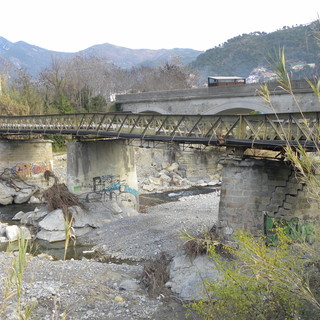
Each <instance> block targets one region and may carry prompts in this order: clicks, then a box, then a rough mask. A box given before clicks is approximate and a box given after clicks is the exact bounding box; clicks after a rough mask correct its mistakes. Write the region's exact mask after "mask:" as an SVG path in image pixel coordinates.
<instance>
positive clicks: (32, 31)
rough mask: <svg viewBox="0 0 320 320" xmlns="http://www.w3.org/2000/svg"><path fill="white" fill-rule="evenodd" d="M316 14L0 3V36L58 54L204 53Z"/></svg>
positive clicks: (194, 0) (266, 6) (235, 4)
mask: <svg viewBox="0 0 320 320" xmlns="http://www.w3.org/2000/svg"><path fill="white" fill-rule="evenodd" d="M319 16H320V0H303V1H293V0H268V1H259V0H241V1H239V0H229V1H228V0H222V1H221V0H157V1H154V0H0V37H4V38H6V39H7V40H9V41H11V42H17V41H25V42H27V43H29V44H32V45H36V46H39V47H42V48H45V49H48V50H53V51H61V52H77V51H80V50H83V49H86V48H88V47H90V46H93V45H96V44H102V43H110V44H113V45H117V46H122V47H127V48H131V49H163V48H165V49H172V48H191V49H195V50H203V51H205V50H207V49H211V48H213V47H215V46H217V45H219V44H221V43H223V42H225V41H227V40H228V39H230V38H233V37H235V36H238V35H241V34H243V33H250V32H255V31H264V32H268V33H269V32H272V31H276V30H278V29H282V27H284V26H289V27H291V26H295V25H300V24H307V23H310V22H312V21H315V20H317V19H319Z"/></svg>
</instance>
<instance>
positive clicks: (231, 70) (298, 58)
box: [191, 21, 320, 77]
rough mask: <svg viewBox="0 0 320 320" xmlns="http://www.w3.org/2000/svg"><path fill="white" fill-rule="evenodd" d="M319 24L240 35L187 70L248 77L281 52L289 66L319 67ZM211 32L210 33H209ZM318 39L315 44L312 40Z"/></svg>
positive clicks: (207, 54)
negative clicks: (282, 51)
mask: <svg viewBox="0 0 320 320" xmlns="http://www.w3.org/2000/svg"><path fill="white" fill-rule="evenodd" d="M319 25H320V23H319V21H315V22H313V23H311V24H309V25H303V26H297V27H292V28H289V27H284V28H283V29H281V30H278V31H275V32H272V33H268V34H267V33H264V32H253V33H250V34H242V35H239V36H237V37H234V38H232V39H229V40H228V41H226V42H225V43H223V44H221V45H220V46H217V47H215V48H212V49H210V50H207V51H205V52H204V53H202V54H200V55H199V56H198V57H197V58H196V59H195V61H193V62H192V63H191V66H192V67H194V68H196V69H198V70H200V71H202V73H203V74H206V75H212V76H214V75H219V76H231V75H232V76H242V77H248V76H249V74H250V73H251V72H252V71H253V69H254V68H257V67H259V66H260V67H261V66H265V67H270V65H269V63H268V61H267V59H268V55H270V54H271V55H273V56H274V54H277V53H278V52H279V49H280V48H284V50H285V55H286V59H287V61H288V63H289V64H291V65H298V64H299V65H308V64H309V65H310V64H314V63H315V64H316V65H317V66H318V68H319V66H320V41H319V39H320V26H319ZM213 32H214V31H213ZM316 37H317V38H318V40H317V39H316Z"/></svg>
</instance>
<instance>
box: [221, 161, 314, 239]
mask: <svg viewBox="0 0 320 320" xmlns="http://www.w3.org/2000/svg"><path fill="white" fill-rule="evenodd" d="M223 166H224V168H223V170H222V185H221V199H220V205H219V215H218V225H217V227H218V232H219V234H220V236H222V237H223V238H224V239H226V240H231V239H232V235H233V234H234V232H235V230H236V229H241V230H248V231H250V232H252V233H253V234H259V233H265V234H266V233H267V232H268V228H270V221H271V219H270V218H275V219H278V220H279V219H281V220H285V221H296V223H297V226H295V227H296V228H297V230H298V228H299V226H301V224H304V223H311V224H312V223H314V222H315V221H316V220H317V219H318V217H319V202H317V201H315V200H312V199H310V198H309V197H308V194H307V191H306V186H305V185H303V184H301V183H299V181H298V180H297V178H296V176H295V172H294V171H293V169H292V168H291V167H290V166H289V165H288V164H287V163H285V162H282V161H275V160H274V161H273V160H266V159H245V160H244V159H232V160H226V161H224V163H223ZM268 221H269V225H268ZM298 224H299V226H298Z"/></svg>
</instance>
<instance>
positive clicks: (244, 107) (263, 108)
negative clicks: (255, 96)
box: [204, 99, 273, 115]
mask: <svg viewBox="0 0 320 320" xmlns="http://www.w3.org/2000/svg"><path fill="white" fill-rule="evenodd" d="M261 100H262V99H261ZM251 111H257V112H261V113H273V110H272V109H271V107H269V106H268V105H266V104H263V103H256V102H252V101H248V100H246V101H239V102H234V101H227V102H224V103H222V104H220V105H216V106H213V107H210V108H208V110H207V111H205V112H204V114H207V115H208V114H218V113H220V114H222V113H224V114H235V112H236V113H237V114H241V113H243V114H246V113H249V112H251Z"/></svg>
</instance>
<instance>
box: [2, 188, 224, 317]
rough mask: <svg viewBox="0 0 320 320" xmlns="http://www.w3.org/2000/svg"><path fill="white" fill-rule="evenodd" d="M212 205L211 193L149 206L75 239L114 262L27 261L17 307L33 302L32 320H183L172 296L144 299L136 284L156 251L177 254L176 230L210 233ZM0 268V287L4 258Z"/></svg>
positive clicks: (213, 214) (213, 195) (215, 198)
mask: <svg viewBox="0 0 320 320" xmlns="http://www.w3.org/2000/svg"><path fill="white" fill-rule="evenodd" d="M218 203H219V195H218V194H217V193H210V194H206V195H197V196H191V197H186V198H181V199H180V201H176V202H170V203H165V204H161V205H158V206H154V207H149V208H147V213H146V214H140V215H138V216H134V217H128V218H123V219H119V220H116V221H113V222H111V223H109V224H107V225H105V226H103V227H102V228H99V229H96V230H95V231H93V232H91V233H89V234H86V235H85V237H83V238H80V239H79V240H78V241H79V242H81V243H82V244H92V245H93V246H94V249H95V250H96V251H97V252H99V253H100V254H101V255H103V256H105V257H106V256H108V255H109V256H110V257H112V258H114V259H113V260H118V261H119V263H101V262H97V261H93V260H88V259H83V260H78V261H76V260H68V261H49V260H46V259H45V258H42V257H41V256H40V257H34V258H31V259H30V261H29V263H28V265H27V269H26V273H25V279H24V299H23V302H26V301H34V302H35V303H36V308H35V311H34V315H33V317H32V319H41V320H46V319H48V320H49V319H60V318H61V315H62V314H63V313H64V312H67V313H68V319H70V320H71V319H74V320H81V319H90V320H95V319H97V320H98V319H99V320H100V319H123V320H124V319H126V320H127V319H134V320H138V319H139V320H142V319H155V320H160V319H161V320H163V319H185V312H186V310H185V309H184V308H183V306H182V304H183V301H182V300H181V298H180V297H179V296H178V295H177V294H176V293H174V292H170V291H168V295H167V296H158V297H153V298H150V297H149V296H148V294H147V293H146V292H145V291H144V290H143V289H142V288H141V287H140V285H139V279H140V276H141V273H142V270H143V266H144V264H145V263H146V262H147V261H148V260H150V259H152V258H155V257H156V256H157V255H158V254H160V253H161V252H165V253H167V254H168V256H170V257H173V256H179V255H181V254H182V253H183V249H182V244H183V240H182V239H180V237H179V236H180V233H179V231H180V230H187V231H189V232H191V233H192V234H196V233H197V232H198V231H200V230H203V228H210V227H211V226H212V225H213V224H214V223H215V222H216V219H217V213H218ZM97 244H98V245H97ZM0 263H1V268H0V270H1V271H0V279H1V282H2V281H3V280H4V277H5V269H6V268H5V267H4V265H5V264H7V263H8V259H7V258H6V256H5V254H4V253H2V254H1V255H0ZM1 285H3V283H2V284H1ZM9 306H10V307H12V306H13V305H9ZM53 315H54V316H56V315H60V316H59V317H60V318H59V317H56V318H53ZM7 319H14V317H13V314H12V315H11V316H10V312H9V315H8V317H7ZM190 319H192V318H190Z"/></svg>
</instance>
